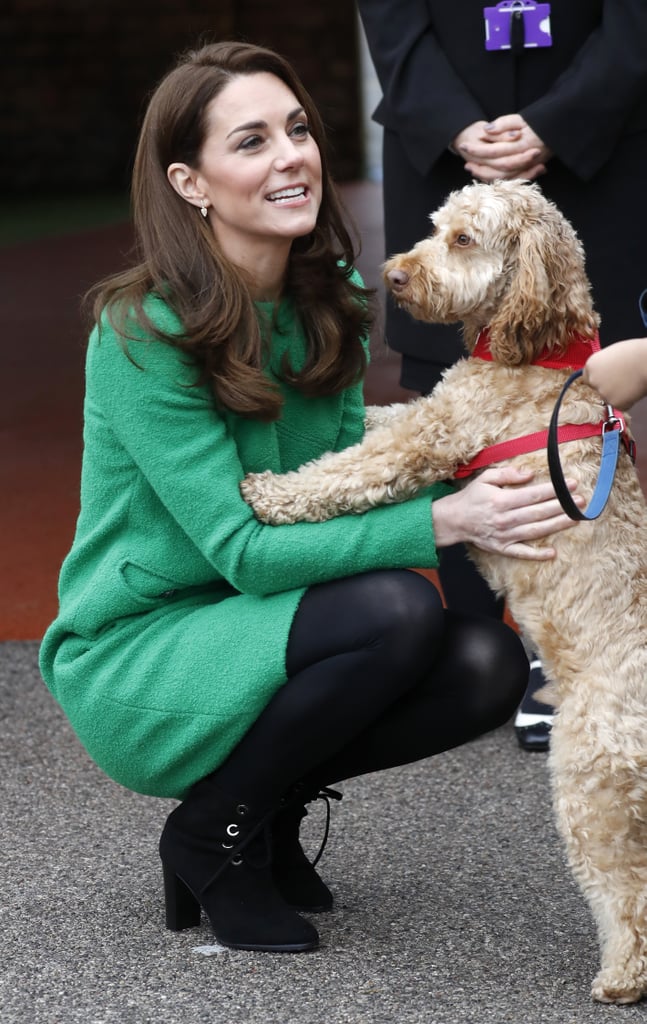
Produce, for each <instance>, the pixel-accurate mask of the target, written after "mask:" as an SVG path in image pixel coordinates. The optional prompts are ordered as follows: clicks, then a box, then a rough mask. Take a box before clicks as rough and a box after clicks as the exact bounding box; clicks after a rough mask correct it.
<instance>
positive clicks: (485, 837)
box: [0, 642, 647, 1024]
mask: <svg viewBox="0 0 647 1024" xmlns="http://www.w3.org/2000/svg"><path fill="white" fill-rule="evenodd" d="M37 652H38V644H37V643H31V642H25V643H19V642H7V643H3V644H0V708H1V709H2V710H1V713H0V721H1V724H2V735H1V742H0V758H1V759H2V788H3V793H2V842H1V845H0V857H1V861H2V874H1V877H2V900H1V910H2V917H1V919H0V921H1V933H2V946H3V952H4V955H3V963H2V970H1V971H0V1018H1V1019H2V1021H3V1022H9V1024H23V1022H24V1024H148V1022H155V1024H160V1022H163V1024H166V1022H168V1024H205V1022H214V1024H221V1022H222V1024H225V1022H230V1021H236V1022H244V1024H324V1022H325V1024H393V1022H397V1024H487V1022H493V1024H504V1022H513V1024H522V1022H523V1024H588V1022H595V1024H603V1022H604V1024H606V1022H610V1024H616V1022H617V1021H621V1022H622V1024H634V1022H637V1021H642V1022H644V1021H645V1020H646V1019H647V1007H646V1005H645V1004H642V1005H640V1006H634V1007H624V1008H619V1007H605V1006H600V1005H598V1004H595V1003H593V1002H591V1000H590V997H589V985H590V981H591V978H592V976H593V974H594V973H595V971H596V966H597V944H596V938H595V934H594V928H593V924H592V921H591V918H590V915H589V912H588V908H587V907H586V905H585V903H584V901H583V899H582V898H581V896H580V894H579V892H578V890H577V889H576V887H575V884H574V882H573V880H572V879H571V876H570V874H569V871H568V868H567V866H566V864H565V861H564V857H563V853H562V847H561V843H560V841H559V839H558V837H557V835H556V832H555V828H554V825H553V818H552V812H551V806H550V789H549V779H548V774H547V763H546V756H545V755H541V754H528V753H525V752H523V751H522V750H520V749H519V748H518V746H517V744H516V741H515V737H514V733H513V729H512V725H511V724H508V725H507V726H504V727H503V728H502V729H499V730H498V731H496V732H494V733H492V734H490V735H489V736H486V737H484V738H482V739H480V740H478V741H476V742H474V743H471V744H468V745H466V746H465V747H462V748H461V749H459V750H456V751H451V752H449V753H447V754H443V755H440V756H438V757H436V758H433V759H430V760H428V761H426V762H423V763H420V764H417V765H415V766H411V767H405V768H400V769H396V770H392V771H390V772H386V773H382V774H380V775H373V776H368V777H365V778H363V779H359V780H354V781H352V782H350V783H346V784H345V785H344V786H343V787H342V788H343V790H344V800H343V801H342V802H341V804H335V805H334V806H333V824H332V830H331V837H330V840H329V843H328V846H327V848H326V851H325V854H324V856H323V859H322V861H321V865H320V868H321V871H322V874H323V876H324V877H325V879H326V880H327V882H328V884H329V885H330V886H331V888H332V889H333V891H334V893H335V896H336V904H335V909H334V910H333V911H332V912H331V913H329V914H323V915H317V919H316V924H317V927H318V928H319V931H320V935H321V946H320V948H319V949H318V950H317V951H316V952H312V953H308V954H300V955H289V954H282V955H281V954H274V955H273V954H267V953H247V952H240V951H232V950H225V949H223V948H222V947H219V946H218V945H217V944H215V942H214V939H213V935H212V934H211V932H210V929H209V927H208V925H207V923H206V921H203V924H202V925H201V927H200V928H197V929H192V930H188V931H185V932H182V933H178V934H174V933H171V932H168V931H166V929H165V927H164V907H163V899H162V887H161V873H160V867H159V861H158V855H157V840H158V836H159V833H160V830H161V827H162V825H163V823H164V819H165V816H166V814H167V813H168V811H169V810H170V809H171V808H172V806H173V805H174V804H173V801H166V800H158V799H154V798H148V797H143V796H139V795H137V794H134V793H131V792H129V791H127V790H125V789H123V788H121V787H119V786H118V785H116V784H115V783H113V782H111V781H110V780H109V779H107V778H106V777H105V776H104V775H103V774H102V773H101V772H100V771H99V769H98V768H97V767H96V766H95V765H94V764H93V763H92V762H91V761H90V759H89V758H88V756H87V755H86V753H85V752H84V751H83V749H82V748H81V746H80V745H79V743H78V741H77V740H76V738H75V736H74V734H73V733H72V731H71V728H70V727H69V725H68V723H67V721H66V719H65V717H64V716H63V714H62V712H61V710H60V709H59V708H58V706H57V705H56V704H55V702H54V701H53V699H52V698H51V696H50V695H49V693H48V692H47V690H46V689H45V687H44V684H43V683H42V681H41V679H40V676H39V673H38V667H37ZM323 822H324V813H323V806H321V809H320V810H318V809H317V808H316V807H315V809H313V811H312V812H311V813H310V815H309V816H308V818H307V820H306V825H307V826H308V831H307V833H306V845H307V846H308V847H309V848H310V850H311V851H312V852H313V853H314V851H315V850H316V848H317V846H318V840H319V837H320V835H321V831H322V829H323Z"/></svg>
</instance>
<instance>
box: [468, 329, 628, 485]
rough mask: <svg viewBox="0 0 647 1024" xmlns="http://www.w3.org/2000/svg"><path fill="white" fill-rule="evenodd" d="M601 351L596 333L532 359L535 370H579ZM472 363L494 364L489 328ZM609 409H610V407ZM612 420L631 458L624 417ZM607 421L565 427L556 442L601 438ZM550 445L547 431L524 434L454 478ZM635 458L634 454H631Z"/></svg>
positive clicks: (495, 447)
mask: <svg viewBox="0 0 647 1024" xmlns="http://www.w3.org/2000/svg"><path fill="white" fill-rule="evenodd" d="M599 349H600V340H599V338H598V335H597V332H596V334H595V336H594V337H593V338H584V337H582V336H581V335H574V336H573V338H572V340H571V342H570V344H569V346H568V348H567V349H566V351H565V352H563V353H561V354H560V353H555V352H550V353H548V352H547V353H545V354H544V353H541V354H540V355H539V356H538V358H537V359H533V361H532V365H533V366H545V367H548V368H549V369H553V370H568V369H570V370H579V369H581V368H582V367H583V366H584V364H585V362H586V360H587V359H588V358H589V356H590V355H591V354H592V353H593V352H598V351H599ZM470 358H471V359H484V360H486V361H487V362H493V361H494V360H493V359H492V353H491V352H490V334H489V331H488V329H487V327H484V328H483V330H482V331H481V332H480V334H479V336H478V338H477V339H476V345H475V346H474V351H473V352H472V355H471V357H470ZM607 409H609V407H607ZM612 414H613V417H615V418H616V419H617V422H618V425H619V429H621V430H622V440H623V443H624V444H625V447H626V448H627V450H628V451H629V453H630V454H632V453H633V441H632V440H631V439H630V438H629V436H628V434H627V430H626V427H625V423H624V420H623V418H622V416H621V414H620V413H619V412H618V411H617V410H616V409H614V410H612ZM608 422H609V419H608V417H605V418H604V419H602V420H600V422H599V423H566V424H564V425H563V426H560V427H558V431H557V440H558V442H559V444H563V443H565V442H566V441H577V440H579V439H580V438H582V437H594V436H595V435H598V434H599V435H602V434H603V433H604V431H605V429H607V424H608ZM547 443H548V430H539V431H537V432H536V433H535V434H525V435H524V436H523V437H515V438H512V439H511V440H510V441H501V442H500V443H499V444H493V445H490V446H489V447H488V448H484V449H483V450H482V451H481V452H479V454H478V455H475V456H474V458H473V459H471V460H470V462H465V463H463V465H461V466H459V467H458V469H457V470H456V472H455V473H454V478H455V479H457V480H460V479H462V478H464V477H467V476H471V475H472V473H475V472H476V470H477V469H483V468H484V467H485V466H491V465H492V463H494V462H501V461H502V460H503V459H510V458H512V456H513V455H523V454H524V453H525V452H536V451H539V450H540V449H541V448H546V446H547ZM632 457H633V454H632Z"/></svg>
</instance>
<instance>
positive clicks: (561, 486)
mask: <svg viewBox="0 0 647 1024" xmlns="http://www.w3.org/2000/svg"><path fill="white" fill-rule="evenodd" d="M581 376H582V371H581V370H576V371H575V373H572V374H571V375H570V377H569V378H568V380H567V381H566V383H565V384H564V387H563V388H562V390H561V392H560V395H559V398H558V399H557V402H556V403H555V408H554V409H553V415H552V416H551V419H550V426H549V428H548V447H547V455H548V468H549V470H550V478H551V480H552V481H553V487H554V488H555V494H556V495H557V497H558V499H559V503H560V505H561V506H562V508H563V509H564V512H565V513H566V515H567V516H569V517H570V518H571V519H597V518H598V516H599V515H600V514H601V512H603V511H604V508H605V506H606V503H607V501H608V500H609V495H610V494H611V488H612V486H613V479H614V477H615V473H616V466H617V464H618V452H619V450H620V437H621V433H622V430H621V429H620V428H621V427H622V421H621V420H619V419H618V417H617V416H615V415H613V410H612V409H611V408H610V406H607V410H608V411H609V412H610V415H608V418H607V422H606V423H605V424H604V426H603V428H602V457H601V460H600V471H599V473H598V479H597V483H596V485H595V490H594V491H593V494H592V496H591V500H590V502H589V504H588V505H587V507H586V509H585V510H584V511H582V509H580V508H578V507H577V505H576V504H575V502H574V501H573V498H572V497H571V492H570V491H569V489H568V487H567V486H566V481H565V480H564V474H563V473H562V466H561V462H560V459H559V444H558V441H557V428H558V423H559V411H560V408H561V405H562V401H563V399H564V395H565V394H566V392H567V391H568V389H569V388H570V386H571V384H572V383H573V382H574V381H576V380H577V379H578V377H581Z"/></svg>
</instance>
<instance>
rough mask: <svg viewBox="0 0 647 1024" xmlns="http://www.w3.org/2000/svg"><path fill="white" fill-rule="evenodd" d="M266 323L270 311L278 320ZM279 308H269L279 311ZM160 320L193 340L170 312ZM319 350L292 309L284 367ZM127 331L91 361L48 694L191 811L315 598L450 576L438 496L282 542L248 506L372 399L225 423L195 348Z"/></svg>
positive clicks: (317, 402) (290, 395)
mask: <svg viewBox="0 0 647 1024" xmlns="http://www.w3.org/2000/svg"><path fill="white" fill-rule="evenodd" d="M260 307H261V308H263V304H260ZM269 308H270V307H269V306H268V307H267V309H265V310H264V312H265V313H267V312H268V311H269ZM146 309H147V313H148V315H149V316H150V318H151V320H152V321H153V322H154V323H155V324H156V325H158V326H160V327H161V328H162V329H163V330H165V331H168V332H178V333H179V332H180V331H181V325H180V324H179V321H178V320H177V317H176V316H175V314H174V313H173V312H172V311H171V309H170V308H169V307H168V306H167V305H166V304H165V303H164V302H163V301H162V300H161V299H159V298H150V299H149V300H148V302H147V306H146ZM286 348H289V351H290V353H291V355H292V357H293V360H294V363H295V365H298V364H299V360H300V359H302V358H303V353H304V351H305V348H304V339H303V334H302V331H301V328H300V325H299V321H298V317H297V316H296V315H295V311H294V309H293V306H292V304H291V302H290V301H289V300H287V299H286V300H284V301H283V302H282V304H281V307H280V309H279V312H278V317H277V322H276V327H275V329H274V330H273V334H272V348H271V352H272V356H271V367H270V368H269V370H268V372H269V373H272V367H274V368H277V367H278V366H279V365H280V359H281V355H282V353H283V352H285V350H286ZM128 352H129V353H130V355H131V358H128V355H127V354H126V353H125V352H124V348H123V345H122V343H121V341H120V339H119V338H118V336H117V335H116V334H115V332H114V331H113V330H112V328H111V327H110V326H109V324H108V323H107V321H105V318H104V322H103V324H102V329H101V334H100V336H99V333H98V331H97V329H96V328H95V330H94V331H93V333H92V335H91V337H90V342H89V347H88V354H87V366H86V396H85V408H84V417H85V423H84V455H83V469H82V477H81V511H80V515H79V519H78V523H77V528H76V534H75V538H74V542H73V545H72V548H71V551H70V553H69V554H68V556H67V558H66V559H65V562H64V564H63V567H62V569H61V574H60V581H59V613H58V616H57V618H56V619H55V621H54V622H53V623H52V625H51V626H50V627H49V629H48V630H47V632H46V635H45V637H44V640H43V643H42V646H41V655H40V661H41V670H42V673H43V677H44V679H45V682H46V684H47V685H48V687H49V689H50V690H51V692H52V694H53V695H54V697H55V698H56V699H57V700H58V701H59V702H60V704H61V706H62V707H63V709H64V710H65V713H66V714H67V716H68V718H69V720H70V722H71V724H72V727H73V728H74V730H75V732H76V734H77V735H78V737H79V739H80V741H81V743H82V744H83V745H84V747H85V748H86V750H87V751H88V753H89V754H90V756H91V757H92V758H93V759H94V760H95V761H96V762H97V764H99V765H100V766H101V768H102V769H103V770H104V771H105V772H106V773H107V774H108V775H109V776H110V777H112V778H113V779H115V780H116V781H118V782H120V783H121V784H122V785H124V786H127V787H128V788H130V789H133V790H136V791H138V792H141V793H148V794H152V795H157V796H173V797H182V795H183V794H184V793H185V792H186V791H187V789H188V788H189V787H190V786H191V785H192V784H193V783H194V782H196V781H197V780H198V779H200V778H202V777H203V776H205V775H206V774H208V773H209V772H211V771H213V770H215V769H216V768H217V767H218V765H219V764H221V762H222V761H223V760H224V759H225V758H226V757H227V755H228V754H229V753H230V751H231V750H232V748H233V747H234V746H235V745H236V744H237V743H238V741H239V740H240V739H241V737H242V736H243V735H244V734H245V732H246V731H247V730H248V729H249V728H250V726H251V725H252V723H253V722H254V720H255V719H256V718H257V717H258V715H259V714H260V712H261V711H262V710H263V708H264V707H265V705H266V704H267V703H268V701H269V700H270V699H271V697H272V695H273V694H274V693H275V692H276V690H277V689H278V688H279V687H280V686H281V685H282V684H283V683H284V682H285V679H286V673H285V652H286V646H287V641H288V634H289V631H290V625H291V623H292V619H293V617H294V614H295V611H296V609H297V607H298V605H299V601H300V600H301V597H302V595H303V593H304V591H305V589H306V588H307V587H309V586H311V585H313V584H316V583H320V582H322V581H325V580H331V579H335V578H339V577H343V576H349V575H352V574H355V573H361V572H365V571H367V570H370V569H379V568H396V567H400V568H403V567H404V568H406V567H410V566H417V567H434V566H435V565H436V564H437V556H436V549H435V544H434V537H433V530H432V521H431V514H430V494H431V495H432V496H437V495H440V494H443V493H445V492H446V490H447V488H445V487H444V485H443V486H439V487H436V488H435V489H432V490H431V491H428V492H426V494H424V495H421V496H420V497H417V498H415V499H413V500H411V501H409V502H407V503H406V504H403V505H395V506H388V507H383V508H378V509H374V510H371V511H369V512H366V513H365V514H363V515H359V516H351V515H348V516H343V517H341V518H339V519H336V520H332V521H330V522H327V523H320V524H317V523H298V524H295V525H292V526H278V527H272V526H265V525H263V524H261V523H259V522H258V521H257V520H256V519H255V517H254V515H253V513H252V511H251V509H250V508H249V506H248V505H247V504H246V503H245V502H244V501H243V499H242V497H241V495H240V492H239V487H238V485H239V482H240V480H241V479H242V478H243V476H244V475H245V474H246V473H248V472H252V471H260V470H264V469H271V470H273V471H275V472H279V473H280V472H285V471H287V470H291V469H295V468H297V467H298V466H300V465H301V464H302V463H304V462H306V461H307V460H309V459H313V458H316V457H317V456H319V455H321V454H322V453H323V452H325V451H329V450H337V451H338V450H340V449H343V448H345V447H347V446H348V445H350V444H354V443H355V442H357V441H358V440H360V439H361V437H362V434H363V429H364V427H363V419H364V404H363V397H362V388H361V385H357V386H356V387H352V388H349V389H348V390H346V391H345V392H344V393H343V394H341V395H335V396H333V397H327V398H316V399H313V398H306V397H304V396H303V395H302V394H300V393H299V392H297V391H296V390H294V389H292V388H289V387H285V386H283V385H282V390H283V394H284V397H285V406H284V410H283V414H282V417H281V419H280V420H279V421H277V422H273V423H262V422H259V421H254V420H249V419H244V418H242V417H240V416H236V415H234V414H221V413H219V412H218V411H217V409H216V408H215V405H214V402H213V399H212V396H211V392H210V391H209V389H208V388H206V387H201V386H198V387H195V386H191V385H193V384H194V383H195V381H196V377H197V374H196V368H195V366H194V365H193V364H191V362H190V361H189V359H188V358H187V356H186V355H185V354H183V353H182V352H180V351H179V350H178V349H175V348H173V347H171V346H170V345H167V344H164V343H162V342H158V341H147V340H146V339H145V338H142V337H139V338H138V340H136V341H134V342H130V343H129V344H128Z"/></svg>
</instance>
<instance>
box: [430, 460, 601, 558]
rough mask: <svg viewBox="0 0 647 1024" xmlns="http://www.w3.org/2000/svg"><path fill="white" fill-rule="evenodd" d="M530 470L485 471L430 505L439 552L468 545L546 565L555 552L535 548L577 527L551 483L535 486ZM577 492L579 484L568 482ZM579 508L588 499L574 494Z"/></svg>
mask: <svg viewBox="0 0 647 1024" xmlns="http://www.w3.org/2000/svg"><path fill="white" fill-rule="evenodd" d="M533 475H534V474H533V473H532V471H531V470H524V469H519V468H517V467H516V466H503V467H499V468H493V469H486V470H485V471H484V472H483V473H481V474H480V475H479V476H478V477H476V478H475V479H474V480H472V481H470V483H469V484H468V485H467V487H465V488H463V490H461V491H457V492H456V493H454V494H448V495H446V496H445V497H444V498H438V499H437V500H436V501H434V502H432V506H431V515H432V521H433V525H434V536H435V539H436V547H437V548H443V547H449V546H450V545H452V544H458V543H463V542H469V543H471V544H475V545H476V547H478V548H481V550H482V551H492V552H496V553H498V554H502V555H511V556H512V557H514V558H527V559H530V560H532V561H546V560H547V559H551V558H554V557H555V554H556V552H555V548H554V547H551V546H546V547H541V546H535V545H534V544H533V543H531V542H533V541H534V542H536V541H538V540H542V539H543V538H544V537H549V536H551V535H552V534H554V533H559V532H561V531H562V530H568V529H571V528H572V527H574V526H576V525H577V522H576V521H575V520H573V519H570V518H569V517H568V516H567V515H566V513H565V512H563V511H562V507H561V505H560V503H559V500H558V498H557V497H556V495H555V491H554V488H553V485H552V484H551V483H538V484H534V483H532V479H533ZM566 483H567V486H568V489H569V490H570V491H571V492H574V491H575V488H576V486H577V484H576V482H575V480H573V479H569V480H567V481H566ZM574 501H575V504H576V505H578V506H579V507H580V508H583V507H584V505H585V502H584V499H583V498H582V497H581V496H580V495H577V494H574Z"/></svg>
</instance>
